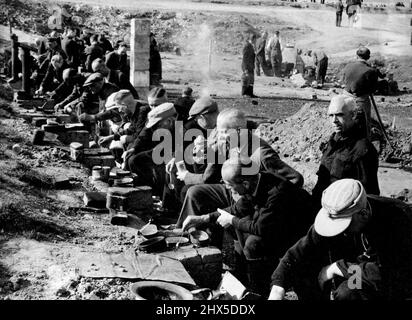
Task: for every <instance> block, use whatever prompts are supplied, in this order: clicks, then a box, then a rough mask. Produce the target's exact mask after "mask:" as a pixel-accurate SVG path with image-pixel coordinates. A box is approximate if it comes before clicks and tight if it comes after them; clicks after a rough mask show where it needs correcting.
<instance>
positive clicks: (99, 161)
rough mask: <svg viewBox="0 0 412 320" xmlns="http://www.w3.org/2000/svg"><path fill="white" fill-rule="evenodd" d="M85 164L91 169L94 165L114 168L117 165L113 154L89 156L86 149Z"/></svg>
mask: <svg viewBox="0 0 412 320" xmlns="http://www.w3.org/2000/svg"><path fill="white" fill-rule="evenodd" d="M83 164H84V165H85V166H86V167H87V168H89V169H91V168H93V167H94V166H102V167H110V168H113V167H114V166H115V165H116V164H115V160H114V157H113V156H100V155H95V156H87V155H86V150H84V156H83Z"/></svg>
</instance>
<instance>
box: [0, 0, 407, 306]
mask: <svg viewBox="0 0 412 320" xmlns="http://www.w3.org/2000/svg"><path fill="white" fill-rule="evenodd" d="M57 2H59V3H66V2H70V3H74V4H80V3H88V4H90V5H91V6H93V7H94V6H96V7H98V6H100V5H104V6H107V5H110V6H113V7H115V8H120V9H121V10H141V11H150V10H158V11H159V12H161V13H164V12H169V13H173V14H175V13H176V19H177V20H176V21H175V20H173V21H174V22H173V24H172V25H175V24H176V25H177V27H176V29H171V30H170V31H173V30H178V31H179V36H173V32H171V33H172V35H171V36H170V37H168V38H167V39H166V37H165V38H161V39H159V42H160V45H161V46H162V41H163V40H164V47H165V48H166V47H167V48H170V47H173V46H179V47H180V48H181V49H182V55H181V56H176V55H175V54H174V53H173V52H170V51H165V50H163V52H162V53H161V55H162V62H163V70H164V76H163V78H164V85H165V87H166V88H170V89H173V90H178V89H179V90H180V89H181V88H182V87H183V85H185V84H190V85H191V86H192V87H193V88H194V91H195V95H196V96H200V95H204V94H206V93H209V94H212V95H213V96H214V97H215V98H216V100H217V101H218V104H219V106H220V107H221V108H226V107H233V106H234V107H237V108H240V109H242V110H244V111H245V112H246V114H247V115H248V116H249V118H250V119H253V120H255V121H257V122H273V121H276V120H279V119H285V118H287V117H290V116H292V115H293V114H295V113H296V112H297V111H298V110H299V109H300V108H301V107H302V106H303V105H304V104H305V103H306V102H307V100H304V99H310V98H311V97H312V95H313V94H314V93H315V94H316V95H317V96H318V99H319V100H318V101H317V102H315V103H316V104H317V105H318V106H321V107H322V108H323V107H324V108H325V109H326V107H327V103H328V100H329V99H330V94H331V92H330V91H329V88H332V86H331V85H330V84H329V85H328V86H327V88H325V89H324V90H318V89H312V88H297V87H295V86H293V84H292V83H291V81H290V80H289V79H281V78H276V77H266V76H261V77H256V80H255V82H256V83H255V93H256V94H257V95H258V96H260V98H258V99H253V100H251V99H241V98H239V94H240V61H241V51H240V50H241V47H242V34H243V32H244V31H245V30H247V29H248V28H252V29H256V30H261V29H263V28H264V29H267V30H269V31H275V30H277V29H280V30H281V33H282V35H283V39H282V41H284V43H289V42H290V43H294V44H295V45H296V47H299V48H302V49H320V48H321V49H323V50H325V51H326V52H327V53H328V55H329V57H330V71H329V74H328V76H329V77H332V76H334V73H335V71H336V70H338V69H339V68H340V65H341V64H342V63H343V62H346V61H349V60H351V59H353V58H354V52H355V50H356V48H357V47H358V45H359V44H364V45H368V46H369V47H370V49H371V51H372V58H379V59H382V60H383V61H384V62H385V70H387V71H388V72H392V73H394V78H395V80H397V81H398V83H399V87H400V88H401V89H402V88H403V87H406V88H407V89H409V90H410V89H412V62H411V61H412V60H411V59H410V56H411V54H412V46H410V32H411V29H410V26H409V24H410V23H409V22H410V21H409V20H410V15H408V14H405V13H390V14H389V13H388V12H386V13H378V14H377V13H365V14H363V15H362V28H358V29H350V28H348V27H347V20H346V17H344V22H343V27H342V28H336V27H334V19H335V16H334V11H333V10H332V9H331V8H329V7H326V8H324V7H319V6H311V7H310V8H293V7H290V6H281V7H280V6H273V5H271V4H269V3H268V1H260V2H261V5H247V4H248V3H249V4H250V2H251V1H246V0H245V1H231V2H230V3H229V1H227V3H220V4H218V3H209V2H200V1H193V2H189V1H164V0H156V1H150V2H149V1H140V0H139V1H136V0H135V1H133V2H131V1H126V0H116V1H114V0H106V1H98V0H93V1H87V2H86V1H81V0H71V1H60V0H59V1H57ZM96 19H97V18H96ZM162 21H163V20H162ZM166 21H169V20H166ZM156 26H158V27H159V30H160V27H161V26H162V24H161V23H159V24H156ZM16 33H17V34H18V36H19V38H20V39H23V41H32V40H33V38H34V37H35V35H34V34H33V33H29V32H24V33H23V32H18V31H16ZM163 36H165V34H163V33H162V37H163ZM0 37H1V38H3V39H4V38H6V39H7V37H8V27H7V26H0ZM166 40H167V41H166ZM209 40H212V42H213V55H212V60H211V61H212V64H211V67H210V70H209V66H208V48H209ZM1 44H2V46H4V42H1ZM166 44H167V45H166ZM285 97H287V98H288V99H285ZM290 98H294V99H290ZM382 98H383V99H384V101H382ZM376 101H377V102H378V106H379V108H380V111H381V113H382V117H383V119H384V121H386V122H387V123H388V124H391V123H392V121H393V118H394V117H395V118H396V126H397V127H399V128H401V129H402V130H409V131H408V132H411V130H412V94H411V93H405V94H402V95H400V96H395V97H380V96H378V97H376ZM9 105H10V101H6V100H3V99H2V100H0V106H1V108H0V111H1V114H0V115H1V116H0V208H1V209H0V299H12V300H15V299H27V300H28V299H73V300H75V299H133V296H132V294H131V293H130V292H129V285H130V281H125V280H120V279H100V280H91V279H86V278H80V277H78V276H77V275H76V262H77V259H78V258H79V256H80V255H82V254H84V253H85V252H121V251H124V250H126V249H127V248H129V247H130V246H132V245H133V244H134V241H135V235H136V230H135V229H131V228H126V227H121V226H113V225H111V224H110V220H109V216H108V215H98V214H91V213H83V212H81V211H80V210H79V208H80V207H82V206H83V200H82V197H83V193H84V192H85V191H91V190H93V186H92V185H91V184H90V183H89V174H90V173H89V172H88V171H87V170H86V169H84V168H82V167H81V166H80V165H79V164H77V163H75V162H72V161H71V160H70V159H69V158H68V155H67V153H65V152H62V151H61V150H59V148H58V147H56V146H33V145H32V144H31V135H32V134H33V132H34V130H35V127H34V126H33V125H31V124H28V123H26V122H24V121H23V120H22V119H19V118H17V117H15V116H14V115H13V114H12V113H11V112H10V109H9V107H8V106H9ZM15 144H19V146H20V147H21V151H20V152H19V153H16V152H14V151H13V150H12V146H13V145H15ZM281 156H283V155H281ZM285 161H286V162H288V163H290V164H291V165H292V166H293V167H295V168H296V169H297V170H299V171H300V172H301V173H302V174H303V175H304V177H305V181H306V182H305V187H306V188H308V189H310V188H311V187H312V186H313V184H314V181H315V178H316V176H315V174H314V173H315V172H316V170H317V166H318V163H317V162H316V161H308V162H304V161H300V162H296V161H292V159H290V158H289V159H286V158H285ZM61 174H64V175H66V176H67V177H69V180H70V186H69V187H68V188H66V189H61V190H56V189H55V188H52V187H50V186H48V185H41V184H39V182H38V179H33V177H53V176H57V175H61ZM379 181H380V187H381V192H382V195H384V196H392V195H396V194H398V193H399V192H401V191H402V190H404V189H412V183H411V181H412V173H410V172H406V171H403V170H399V169H397V168H388V167H381V168H380V169H379ZM225 262H226V263H227V264H230V262H231V261H230V257H229V258H227V259H226V260H225Z"/></svg>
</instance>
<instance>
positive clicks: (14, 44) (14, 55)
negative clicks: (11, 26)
mask: <svg viewBox="0 0 412 320" xmlns="http://www.w3.org/2000/svg"><path fill="white" fill-rule="evenodd" d="M10 38H11V70H12V73H11V74H12V78H11V79H10V80H11V81H13V82H14V81H18V80H19V72H18V71H19V70H18V69H17V64H18V61H19V39H18V38H17V36H16V35H15V34H12V35H11V37H10Z"/></svg>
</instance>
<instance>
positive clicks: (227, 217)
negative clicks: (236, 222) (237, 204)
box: [217, 209, 234, 228]
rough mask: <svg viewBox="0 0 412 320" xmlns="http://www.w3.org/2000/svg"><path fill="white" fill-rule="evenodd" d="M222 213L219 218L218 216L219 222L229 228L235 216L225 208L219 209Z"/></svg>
mask: <svg viewBox="0 0 412 320" xmlns="http://www.w3.org/2000/svg"><path fill="white" fill-rule="evenodd" d="M217 211H218V212H219V213H220V216H219V218H217V223H219V224H220V225H221V226H222V227H223V228H227V227H229V226H230V225H232V222H233V218H234V216H233V215H231V214H230V213H229V212H226V211H224V210H220V209H218V210H217Z"/></svg>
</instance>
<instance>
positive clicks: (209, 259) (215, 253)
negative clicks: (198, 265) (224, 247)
mask: <svg viewBox="0 0 412 320" xmlns="http://www.w3.org/2000/svg"><path fill="white" fill-rule="evenodd" d="M197 252H198V254H199V256H200V257H201V259H202V262H203V263H204V264H206V263H214V262H222V252H221V251H220V250H219V249H218V248H216V247H201V248H197Z"/></svg>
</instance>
